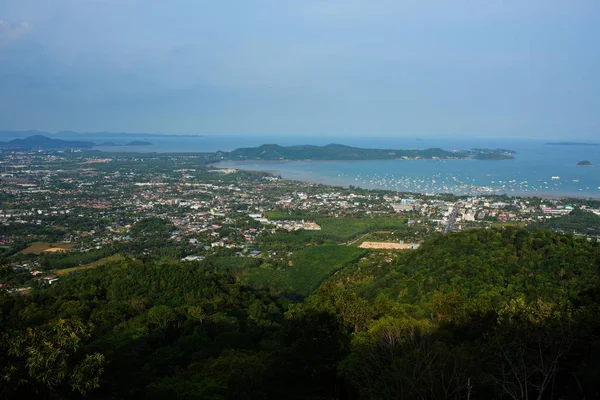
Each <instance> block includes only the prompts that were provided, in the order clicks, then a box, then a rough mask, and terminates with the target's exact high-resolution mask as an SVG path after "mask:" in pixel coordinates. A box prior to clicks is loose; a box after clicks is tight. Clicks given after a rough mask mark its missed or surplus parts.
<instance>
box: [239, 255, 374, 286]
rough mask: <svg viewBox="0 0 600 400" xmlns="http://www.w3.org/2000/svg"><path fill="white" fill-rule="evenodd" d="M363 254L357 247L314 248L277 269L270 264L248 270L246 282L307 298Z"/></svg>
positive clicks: (295, 256) (294, 256)
mask: <svg viewBox="0 0 600 400" xmlns="http://www.w3.org/2000/svg"><path fill="white" fill-rule="evenodd" d="M364 253H365V252H364V251H363V250H360V249H357V248H354V247H345V246H338V245H324V246H312V247H308V248H306V249H304V250H300V251H298V252H296V253H295V254H294V255H293V256H292V257H291V261H290V263H289V264H288V265H287V266H284V267H283V268H279V269H275V267H274V266H273V265H271V264H269V263H268V261H267V262H266V263H265V264H263V265H262V266H261V268H255V269H251V270H249V271H248V272H247V274H246V276H245V281H246V282H248V283H249V284H250V285H252V286H255V287H271V288H274V289H275V290H277V291H279V290H281V291H283V292H284V293H286V294H289V295H294V294H295V295H300V296H307V295H309V294H311V293H312V292H313V291H314V290H315V289H316V288H317V287H319V285H320V284H321V282H323V281H324V280H325V279H326V278H328V277H329V276H330V275H331V274H333V273H334V272H335V271H336V270H338V269H340V268H341V267H343V266H344V265H348V264H350V263H352V262H353V261H355V260H356V259H357V258H358V257H360V256H361V255H363V254H364Z"/></svg>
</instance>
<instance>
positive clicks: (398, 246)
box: [358, 242, 419, 250]
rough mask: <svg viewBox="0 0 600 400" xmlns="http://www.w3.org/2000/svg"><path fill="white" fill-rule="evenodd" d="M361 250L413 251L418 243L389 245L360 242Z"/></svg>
mask: <svg viewBox="0 0 600 400" xmlns="http://www.w3.org/2000/svg"><path fill="white" fill-rule="evenodd" d="M358 247H360V248H361V249H380V250H414V249H417V248H419V244H418V243H391V242H362V243H361V245H360V246H358Z"/></svg>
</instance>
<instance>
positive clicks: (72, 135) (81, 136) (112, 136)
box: [0, 130, 203, 142]
mask: <svg viewBox="0 0 600 400" xmlns="http://www.w3.org/2000/svg"><path fill="white" fill-rule="evenodd" d="M36 135H43V136H47V137H51V138H53V139H62V140H86V139H88V138H91V137H93V138H94V139H95V140H97V141H98V142H100V141H101V140H105V141H114V140H119V139H123V138H128V139H135V138H139V137H141V136H143V137H144V139H147V138H153V137H155V138H168V137H180V136H184V137H187V136H194V137H202V136H203V135H186V134H164V133H132V132H84V133H80V132H74V131H60V132H57V133H51V132H44V131H36V130H31V131H9V130H4V131H0V139H2V138H3V137H4V138H11V139H12V138H20V139H23V138H27V137H30V136H36ZM98 138H101V139H98Z"/></svg>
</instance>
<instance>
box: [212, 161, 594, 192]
mask: <svg viewBox="0 0 600 400" xmlns="http://www.w3.org/2000/svg"><path fill="white" fill-rule="evenodd" d="M256 161H260V162H253V164H265V165H267V164H275V163H284V162H285V163H290V162H310V161H300V160H293V161H287V160H281V161H271V160H256ZM314 161H315V162H317V161H318V162H325V161H320V160H314ZM332 161H333V160H332ZM335 161H343V162H346V161H347V160H335ZM348 161H351V160H348ZM356 161H373V160H356ZM379 161H395V160H379ZM400 161H409V160H400ZM415 161H416V160H415ZM426 161H444V160H426ZM453 161H454V160H453ZM475 161H487V160H475ZM492 161H496V160H492ZM498 161H502V160H498ZM352 162H354V161H352ZM220 163H236V165H238V167H239V166H243V165H244V164H249V163H247V162H246V163H243V162H239V163H238V162H236V161H219V162H216V163H213V164H211V165H212V166H213V167H216V168H233V169H239V170H242V171H255V172H265V173H268V174H269V175H271V176H281V177H282V178H283V179H285V180H290V181H296V182H304V183H313V184H319V185H326V186H332V187H343V188H346V189H348V188H349V187H350V186H355V187H358V188H360V189H364V190H381V191H387V192H392V193H393V192H397V190H393V189H386V188H381V187H365V186H363V185H361V184H359V183H357V184H348V183H344V182H343V181H338V182H336V181H335V180H332V179H328V178H310V177H302V178H297V177H294V178H291V177H289V176H288V177H285V176H284V175H286V174H285V172H284V173H282V172H283V171H280V170H274V169H264V170H259V169H244V168H236V167H233V166H231V165H229V166H220V165H219V164H220ZM399 192H400V193H413V194H418V195H424V196H427V195H431V196H439V195H442V194H452V195H454V196H457V197H464V196H467V194H466V193H452V192H439V193H431V192H417V191H414V190H400V191H399ZM476 196H506V197H508V198H539V199H547V200H566V199H577V200H592V201H600V190H599V191H598V195H597V196H596V197H594V196H585V195H578V194H553V193H548V192H545V193H544V192H539V193H537V192H535V193H534V192H517V191H514V192H510V193H509V192H505V193H493V192H490V193H480V194H476Z"/></svg>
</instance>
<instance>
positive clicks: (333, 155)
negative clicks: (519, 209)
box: [218, 144, 514, 161]
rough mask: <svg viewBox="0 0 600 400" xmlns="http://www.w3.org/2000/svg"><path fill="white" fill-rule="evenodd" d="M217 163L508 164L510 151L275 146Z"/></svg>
mask: <svg viewBox="0 0 600 400" xmlns="http://www.w3.org/2000/svg"><path fill="white" fill-rule="evenodd" d="M218 154H219V156H220V157H221V160H230V161H238V160H320V161H323V160H348V161H359V160H420V159H424V160H469V159H471V160H512V159H514V157H513V154H514V151H512V150H506V149H469V150H443V149H440V148H431V149H423V150H419V149H409V150H392V149H366V148H359V147H351V146H345V145H341V144H328V145H325V146H312V145H300V146H279V145H276V144H265V145H262V146H259V147H248V148H240V149H236V150H234V151H232V152H219V153H218Z"/></svg>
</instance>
